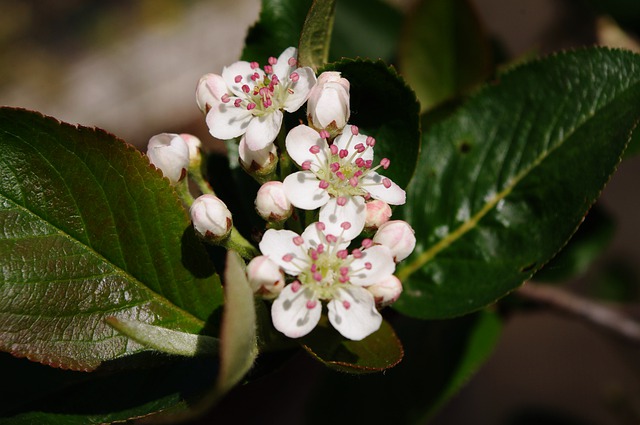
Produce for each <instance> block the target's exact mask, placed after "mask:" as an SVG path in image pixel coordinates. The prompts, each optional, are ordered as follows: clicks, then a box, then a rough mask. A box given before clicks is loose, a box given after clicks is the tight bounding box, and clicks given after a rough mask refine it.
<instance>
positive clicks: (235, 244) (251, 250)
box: [221, 227, 260, 260]
mask: <svg viewBox="0 0 640 425" xmlns="http://www.w3.org/2000/svg"><path fill="white" fill-rule="evenodd" d="M221 245H222V246H224V247H225V248H226V249H228V250H234V251H236V252H237V253H238V254H240V256H241V257H242V258H244V259H245V260H251V259H252V258H253V257H257V256H258V255H260V251H259V250H258V249H257V248H256V247H255V246H253V244H252V243H251V242H249V241H248V240H246V239H245V238H244V237H243V236H242V235H241V234H240V232H238V229H236V228H235V227H233V228H232V229H231V234H230V235H229V237H228V238H227V239H225V240H224V241H223V242H222V243H221Z"/></svg>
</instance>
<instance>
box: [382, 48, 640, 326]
mask: <svg viewBox="0 0 640 425" xmlns="http://www.w3.org/2000/svg"><path fill="white" fill-rule="evenodd" d="M639 70H640V56H638V55H634V54H632V53H629V52H625V51H619V50H608V49H595V48H594V49H585V50H580V51H576V52H571V53H563V54H559V55H554V56H552V57H549V58H546V59H544V60H540V61H536V62H533V63H530V64H528V65H524V66H521V67H519V68H516V69H514V70H512V71H511V72H508V73H506V74H505V75H503V76H502V77H501V79H500V81H499V82H497V84H496V85H494V86H490V87H486V88H485V89H484V90H482V91H481V92H479V93H478V94H477V95H476V96H474V97H473V98H472V99H470V100H469V102H468V103H467V104H466V105H465V106H463V107H462V108H461V109H460V110H458V112H457V113H456V114H454V115H453V116H452V117H450V118H448V119H446V120H444V121H442V122H440V123H436V124H435V125H434V126H432V127H430V128H429V129H428V130H427V131H425V133H424V137H423V143H424V146H423V150H422V153H421V157H420V161H419V166H418V170H417V171H416V178H415V179H414V180H413V181H412V184H411V185H410V187H409V188H408V191H407V198H408V202H407V205H405V207H404V208H403V209H402V212H403V216H404V219H406V220H407V221H409V223H411V224H412V225H413V226H414V229H415V231H416V237H417V240H418V243H417V246H416V250H415V252H414V254H413V255H412V256H411V257H409V258H408V259H407V261H406V262H405V263H404V265H401V266H400V269H399V272H398V277H399V278H400V279H401V280H403V283H404V288H405V290H404V293H403V294H402V296H401V297H400V299H399V300H398V302H397V303H396V304H394V307H396V308H397V309H398V310H400V311H402V312H404V313H406V314H409V315H412V316H416V317H422V318H441V317H451V316H456V315H461V314H465V313H468V312H470V311H474V310H476V309H478V308H481V307H482V306H485V305H488V304H490V303H492V302H494V301H495V300H496V299H498V298H499V297H502V296H504V295H505V294H506V293H508V292H509V291H511V290H512V289H514V288H516V287H517V286H518V285H520V284H521V283H522V282H523V281H524V280H526V279H528V278H529V277H531V275H532V274H533V273H534V272H535V271H536V270H537V269H538V268H540V267H541V265H543V264H544V263H545V262H547V261H548V260H549V259H550V258H551V257H552V256H553V255H554V254H555V253H556V252H557V251H558V250H559V249H560V248H561V247H562V246H563V245H564V244H565V243H566V241H567V240H568V239H569V237H570V236H571V235H572V234H573V232H574V231H575V229H576V228H577V226H578V225H579V223H580V222H581V220H582V218H583V216H584V215H585V213H586V211H587V210H588V209H589V207H590V206H591V204H592V203H593V202H594V200H595V199H596V197H597V196H598V195H599V193H600V191H601V190H602V187H603V186H604V184H605V183H606V182H607V181H608V179H609V176H610V175H611V173H613V171H614V170H615V167H616V165H617V164H618V162H619V160H620V156H621V154H622V152H623V150H624V147H625V145H626V143H627V140H628V136H629V131H630V129H631V128H632V126H633V124H634V122H635V121H636V119H637V118H638V117H639V116H640V72H638V71H639Z"/></svg>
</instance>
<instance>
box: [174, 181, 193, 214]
mask: <svg viewBox="0 0 640 425" xmlns="http://www.w3.org/2000/svg"><path fill="white" fill-rule="evenodd" d="M174 189H175V190H176V193H177V194H178V196H179V197H180V200H181V201H182V204H183V205H184V207H185V208H186V209H189V208H190V207H191V204H193V195H191V192H189V182H188V179H186V178H185V179H182V181H179V182H178V183H176V185H175V186H174Z"/></svg>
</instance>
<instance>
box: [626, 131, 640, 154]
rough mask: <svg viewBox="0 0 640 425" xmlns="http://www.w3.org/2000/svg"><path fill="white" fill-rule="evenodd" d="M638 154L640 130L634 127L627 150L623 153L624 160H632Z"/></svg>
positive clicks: (639, 149)
mask: <svg viewBox="0 0 640 425" xmlns="http://www.w3.org/2000/svg"><path fill="white" fill-rule="evenodd" d="M639 153H640V128H638V127H637V126H636V128H634V129H633V132H632V133H631V140H630V141H629V146H627V150H625V151H624V159H629V158H632V157H634V156H636V155H638V154H639Z"/></svg>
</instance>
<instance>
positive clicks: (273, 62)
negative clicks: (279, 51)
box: [268, 56, 278, 65]
mask: <svg viewBox="0 0 640 425" xmlns="http://www.w3.org/2000/svg"><path fill="white" fill-rule="evenodd" d="M268 62H269V65H275V64H277V63H278V59H277V58H274V57H273V56H271V57H270V58H269V60H268Z"/></svg>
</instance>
